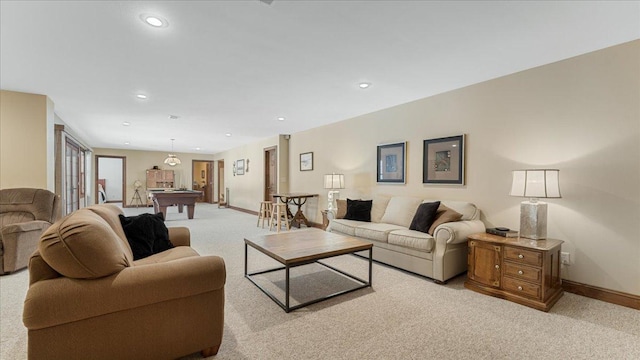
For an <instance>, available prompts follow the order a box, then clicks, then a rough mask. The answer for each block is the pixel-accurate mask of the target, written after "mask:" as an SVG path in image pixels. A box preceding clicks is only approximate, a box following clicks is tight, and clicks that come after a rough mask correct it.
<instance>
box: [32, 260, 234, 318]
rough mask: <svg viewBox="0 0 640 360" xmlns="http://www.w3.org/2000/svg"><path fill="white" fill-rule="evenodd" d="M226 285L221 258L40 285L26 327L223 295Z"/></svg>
mask: <svg viewBox="0 0 640 360" xmlns="http://www.w3.org/2000/svg"><path fill="white" fill-rule="evenodd" d="M225 281H226V270H225V264H224V260H223V259H222V258H221V257H218V256H192V257H187V258H182V259H177V260H172V261H167V262H164V263H157V264H148V265H144V266H132V267H128V268H125V269H124V270H122V271H120V272H119V273H117V274H113V275H110V276H106V277H103V278H99V279H93V280H84V279H71V278H67V277H59V278H55V279H50V280H43V281H38V282H36V283H34V284H32V285H31V286H30V287H29V291H28V292H27V297H26V299H25V302H24V313H23V323H24V325H25V326H26V327H27V328H28V329H30V330H35V329H42V328H47V327H51V326H56V325H61V324H65V323H70V322H74V321H79V320H83V319H87V318H92V317H97V316H100V315H103V314H109V313H113V312H117V311H126V310H128V309H133V308H138V307H143V306H147V305H151V304H156V303H160V302H164V301H170V300H173V299H180V298H186V297H189V296H195V295H199V294H203V293H207V292H211V291H217V290H221V289H223V288H224V284H225Z"/></svg>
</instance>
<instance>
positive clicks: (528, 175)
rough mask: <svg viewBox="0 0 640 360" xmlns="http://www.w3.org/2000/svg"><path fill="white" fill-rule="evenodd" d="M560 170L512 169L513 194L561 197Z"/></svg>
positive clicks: (532, 196) (530, 196) (535, 196)
mask: <svg viewBox="0 0 640 360" xmlns="http://www.w3.org/2000/svg"><path fill="white" fill-rule="evenodd" d="M559 175H560V170H557V169H541V170H537V169H536V170H514V171H512V182H511V192H510V193H509V195H511V196H523V197H529V198H560V197H561V196H560V181H559Z"/></svg>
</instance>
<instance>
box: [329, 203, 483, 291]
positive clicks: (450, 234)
mask: <svg viewBox="0 0 640 360" xmlns="http://www.w3.org/2000/svg"><path fill="white" fill-rule="evenodd" d="M434 201H436V200H428V199H426V200H425V199H421V198H417V197H408V196H394V197H385V196H377V197H375V198H374V199H373V202H372V208H371V222H364V221H356V220H347V219H338V218H335V216H330V222H329V226H328V228H327V231H331V232H335V233H340V234H345V235H350V236H355V237H358V238H360V239H363V240H367V241H369V242H371V243H372V244H373V245H374V246H373V259H374V260H376V261H379V262H382V263H385V264H388V265H391V266H394V267H398V268H400V269H403V270H407V271H410V272H413V273H416V274H419V275H422V276H426V277H429V278H432V279H434V280H435V281H436V282H446V281H447V280H448V279H451V278H452V277H454V276H456V275H458V274H461V273H463V272H465V271H466V270H467V236H469V235H470V234H473V233H477V232H484V231H485V226H484V223H483V222H482V221H480V220H479V219H480V211H479V210H478V208H476V206H475V205H474V204H472V203H469V202H465V201H446V200H440V202H441V205H444V206H446V207H447V208H449V209H451V210H454V211H455V212H457V213H459V214H461V215H462V217H461V218H460V220H458V221H453V222H445V223H442V224H440V225H437V226H436V227H435V229H434V231H433V235H430V234H428V233H424V232H420V231H416V230H409V225H410V224H411V221H412V220H413V217H414V215H415V213H416V210H417V209H418V206H419V205H420V204H421V203H423V202H424V203H426V202H434ZM458 217H459V216H458Z"/></svg>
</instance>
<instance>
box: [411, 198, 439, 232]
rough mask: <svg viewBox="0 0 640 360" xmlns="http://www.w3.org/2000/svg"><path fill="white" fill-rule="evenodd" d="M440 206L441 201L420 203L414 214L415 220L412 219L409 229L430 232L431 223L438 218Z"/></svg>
mask: <svg viewBox="0 0 640 360" xmlns="http://www.w3.org/2000/svg"><path fill="white" fill-rule="evenodd" d="M439 206H440V201H435V202H430V203H422V204H420V206H418V210H417V211H416V214H415V215H414V216H413V220H411V225H409V229H410V230H417V231H420V232H423V233H428V232H429V228H430V227H431V224H433V222H434V221H435V220H436V213H437V211H438V207H439Z"/></svg>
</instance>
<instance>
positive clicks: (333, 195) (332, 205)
mask: <svg viewBox="0 0 640 360" xmlns="http://www.w3.org/2000/svg"><path fill="white" fill-rule="evenodd" d="M324 188H325V189H329V194H328V197H327V204H328V210H329V211H333V212H336V211H338V206H337V205H336V199H339V198H340V191H338V190H336V189H344V175H343V174H326V175H325V176H324Z"/></svg>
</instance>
